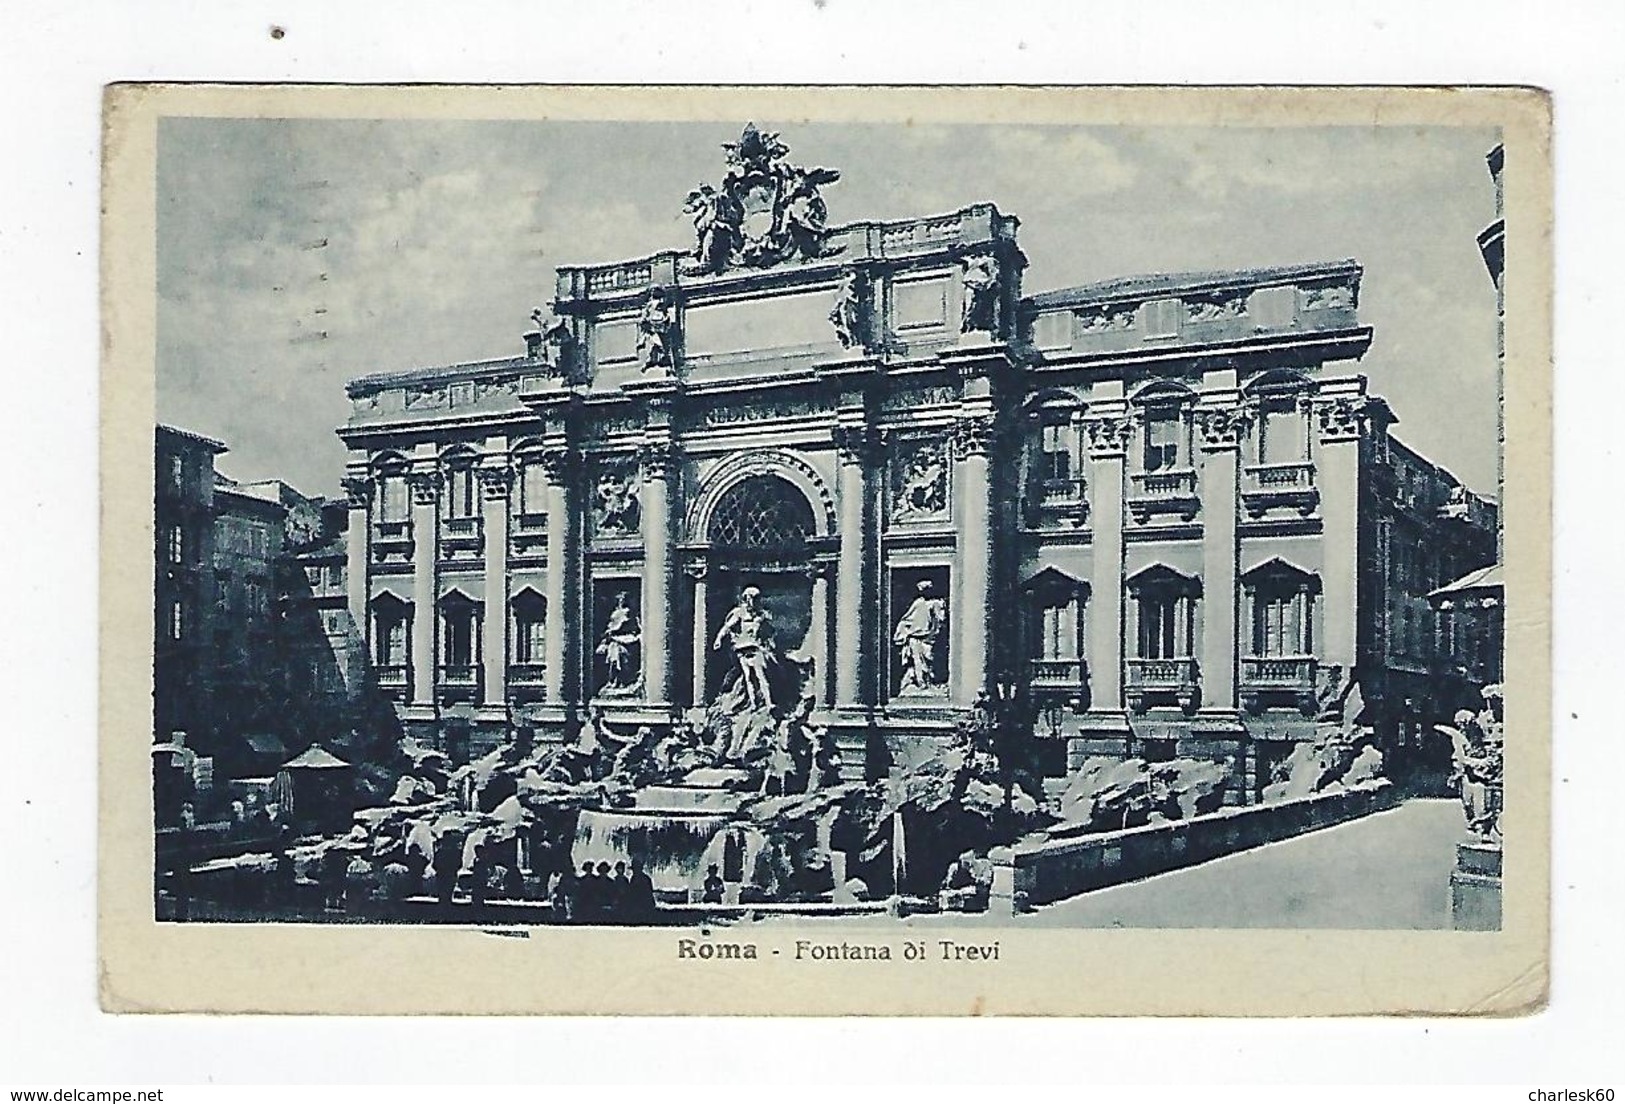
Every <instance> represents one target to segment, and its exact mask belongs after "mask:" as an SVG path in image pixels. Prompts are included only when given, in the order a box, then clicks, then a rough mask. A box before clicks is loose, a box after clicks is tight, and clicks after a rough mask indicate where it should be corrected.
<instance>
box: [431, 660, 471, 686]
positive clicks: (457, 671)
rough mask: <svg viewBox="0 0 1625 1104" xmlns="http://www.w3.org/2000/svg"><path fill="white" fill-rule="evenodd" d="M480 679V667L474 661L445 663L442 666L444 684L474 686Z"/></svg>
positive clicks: (441, 678)
mask: <svg viewBox="0 0 1625 1104" xmlns="http://www.w3.org/2000/svg"><path fill="white" fill-rule="evenodd" d="M479 681H480V669H479V667H478V666H477V665H475V664H472V663H445V664H442V665H441V667H440V684H441V685H442V686H474V685H475V684H477V683H478V682H479Z"/></svg>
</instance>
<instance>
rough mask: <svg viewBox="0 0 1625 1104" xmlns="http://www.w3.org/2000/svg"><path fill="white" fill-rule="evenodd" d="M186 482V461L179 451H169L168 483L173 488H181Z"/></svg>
mask: <svg viewBox="0 0 1625 1104" xmlns="http://www.w3.org/2000/svg"><path fill="white" fill-rule="evenodd" d="M185 483H186V461H184V460H182V459H181V457H180V454H179V453H171V454H170V457H169V485H170V486H171V487H173V488H175V490H177V491H178V490H181V489H182V488H183V487H184V485H185Z"/></svg>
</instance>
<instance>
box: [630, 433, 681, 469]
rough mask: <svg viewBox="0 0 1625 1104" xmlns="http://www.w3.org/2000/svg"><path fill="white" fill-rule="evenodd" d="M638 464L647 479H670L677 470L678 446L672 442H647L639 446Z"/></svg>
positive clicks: (661, 440)
mask: <svg viewBox="0 0 1625 1104" xmlns="http://www.w3.org/2000/svg"><path fill="white" fill-rule="evenodd" d="M638 463H639V464H640V465H642V467H643V474H644V477H645V478H647V479H668V478H670V476H671V474H672V472H673V471H674V470H675V469H676V463H677V446H676V445H674V444H673V443H672V442H671V441H670V440H666V439H660V440H654V441H645V442H643V444H641V445H639V446H638Z"/></svg>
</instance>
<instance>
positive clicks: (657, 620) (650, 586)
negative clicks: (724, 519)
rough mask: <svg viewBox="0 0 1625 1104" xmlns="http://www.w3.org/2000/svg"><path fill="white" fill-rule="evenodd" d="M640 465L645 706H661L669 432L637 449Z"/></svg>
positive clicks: (668, 559)
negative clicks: (641, 472)
mask: <svg viewBox="0 0 1625 1104" xmlns="http://www.w3.org/2000/svg"><path fill="white" fill-rule="evenodd" d="M638 457H639V460H640V461H641V463H642V465H643V480H642V488H641V491H640V495H641V503H640V505H641V508H642V512H643V518H642V530H643V684H644V699H645V701H646V702H647V703H648V704H650V705H666V704H668V703H670V701H671V699H672V692H671V691H672V687H671V651H672V648H671V645H672V639H671V630H670V625H671V576H672V554H671V547H672V546H671V477H672V473H673V471H674V470H675V464H674V462H673V459H674V449H673V445H672V441H671V437H670V435H669V432H661V433H659V434H658V435H655V436H651V437H650V438H649V439H648V440H646V441H645V442H644V443H643V446H642V448H641V449H640V450H639V453H638Z"/></svg>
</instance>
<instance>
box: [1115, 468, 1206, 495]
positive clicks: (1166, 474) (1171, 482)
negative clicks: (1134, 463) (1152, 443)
mask: <svg viewBox="0 0 1625 1104" xmlns="http://www.w3.org/2000/svg"><path fill="white" fill-rule="evenodd" d="M1130 481H1131V484H1132V487H1133V491H1132V493H1133V495H1134V497H1136V498H1148V499H1157V498H1183V497H1185V496H1187V495H1193V494H1195V493H1196V470H1195V469H1194V468H1167V469H1164V470H1162V471H1149V472H1134V473H1133V474H1132V475H1131V476H1130Z"/></svg>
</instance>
